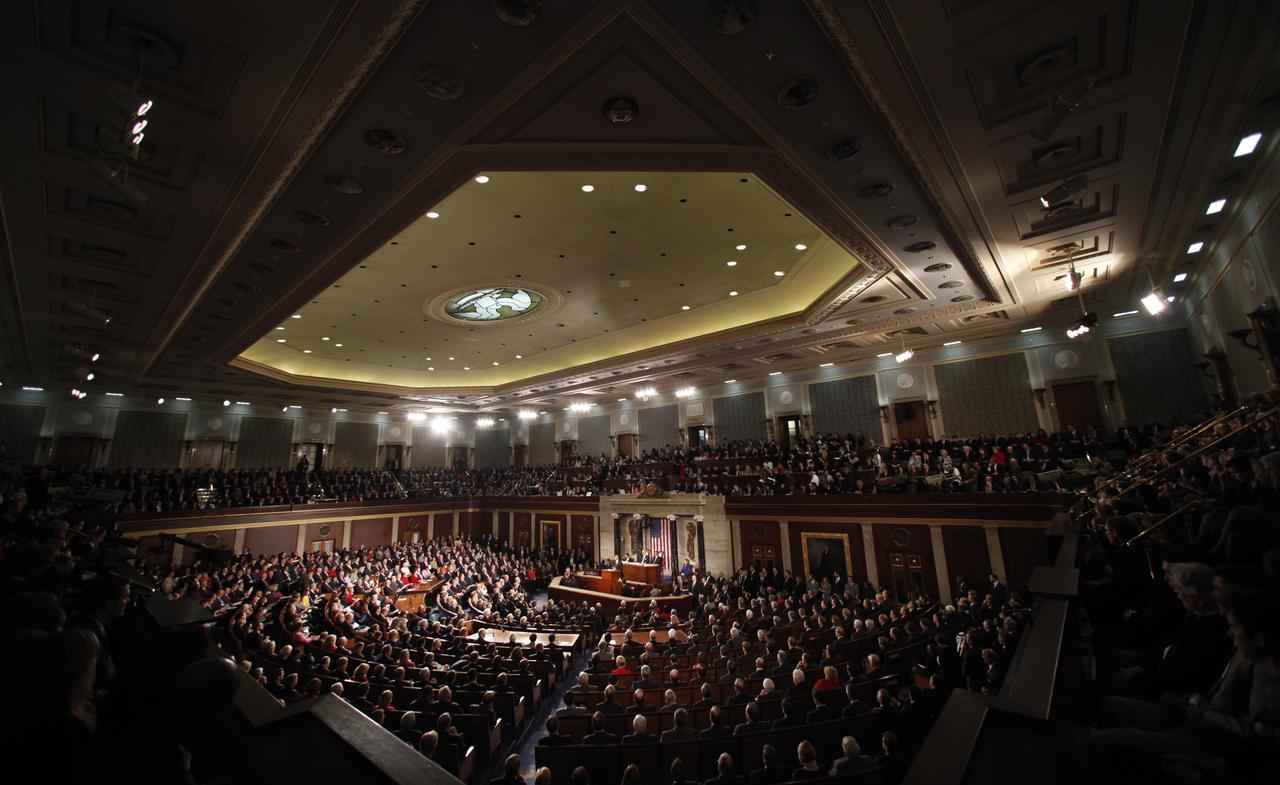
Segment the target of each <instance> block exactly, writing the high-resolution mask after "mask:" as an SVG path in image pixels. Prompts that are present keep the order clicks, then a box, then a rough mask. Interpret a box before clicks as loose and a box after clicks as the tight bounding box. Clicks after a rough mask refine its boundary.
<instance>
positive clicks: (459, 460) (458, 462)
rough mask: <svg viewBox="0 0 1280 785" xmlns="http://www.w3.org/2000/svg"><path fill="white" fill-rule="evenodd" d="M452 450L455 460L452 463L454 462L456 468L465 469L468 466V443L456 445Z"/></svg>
mask: <svg viewBox="0 0 1280 785" xmlns="http://www.w3.org/2000/svg"><path fill="white" fill-rule="evenodd" d="M450 452H451V453H452V455H453V460H452V461H450V463H452V464H453V466H454V468H458V467H461V468H464V469H465V468H466V466H467V445H465V444H458V445H455V446H454V447H453V448H452V450H451V451H450Z"/></svg>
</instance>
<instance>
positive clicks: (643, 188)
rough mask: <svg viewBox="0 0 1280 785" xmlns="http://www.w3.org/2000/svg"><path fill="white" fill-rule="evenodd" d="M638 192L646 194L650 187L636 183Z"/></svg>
mask: <svg viewBox="0 0 1280 785" xmlns="http://www.w3.org/2000/svg"><path fill="white" fill-rule="evenodd" d="M636 190H637V191H639V192H640V193H644V192H645V191H647V190H649V186H647V185H645V184H644V183H636Z"/></svg>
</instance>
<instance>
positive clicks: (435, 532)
mask: <svg viewBox="0 0 1280 785" xmlns="http://www.w3.org/2000/svg"><path fill="white" fill-rule="evenodd" d="M453 516H454V513H451V512H438V513H436V525H435V528H434V529H432V530H431V536H432V539H439V538H441V537H448V536H450V535H451V534H453ZM459 531H462V530H461V528H459Z"/></svg>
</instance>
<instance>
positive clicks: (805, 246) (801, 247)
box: [796, 243, 809, 251]
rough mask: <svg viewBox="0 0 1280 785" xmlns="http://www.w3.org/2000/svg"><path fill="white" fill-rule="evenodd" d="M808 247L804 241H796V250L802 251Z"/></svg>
mask: <svg viewBox="0 0 1280 785" xmlns="http://www.w3.org/2000/svg"><path fill="white" fill-rule="evenodd" d="M808 247H809V246H807V245H805V244H804V243H796V250H797V251H803V250H806V249H807V248H808Z"/></svg>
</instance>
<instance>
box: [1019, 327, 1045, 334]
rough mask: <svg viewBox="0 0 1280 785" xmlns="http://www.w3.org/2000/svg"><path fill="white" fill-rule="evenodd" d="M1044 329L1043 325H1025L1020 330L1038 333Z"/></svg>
mask: <svg viewBox="0 0 1280 785" xmlns="http://www.w3.org/2000/svg"><path fill="white" fill-rule="evenodd" d="M1042 329H1044V328H1043V327H1025V328H1023V329H1022V330H1020V331H1019V332H1024V333H1038V332H1040V331H1041V330H1042Z"/></svg>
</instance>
